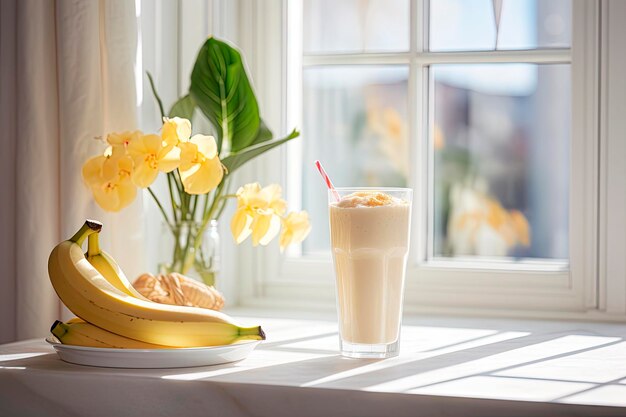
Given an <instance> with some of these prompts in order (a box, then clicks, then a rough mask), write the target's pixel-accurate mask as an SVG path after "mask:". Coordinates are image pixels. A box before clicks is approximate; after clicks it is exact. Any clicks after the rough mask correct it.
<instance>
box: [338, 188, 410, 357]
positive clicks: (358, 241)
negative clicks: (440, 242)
mask: <svg viewBox="0 0 626 417" xmlns="http://www.w3.org/2000/svg"><path fill="white" fill-rule="evenodd" d="M336 190H337V193H335V192H333V191H332V190H329V192H328V203H329V210H330V240H331V250H332V253H333V260H334V263H335V275H336V282H337V286H336V288H337V310H338V315H339V336H340V338H339V339H340V345H341V354H342V355H343V356H349V357H353V358H387V357H392V356H397V355H398V352H399V345H400V323H401V319H402V298H403V293H404V277H405V273H406V261H407V255H408V251H409V234H410V226H411V201H412V197H413V192H412V190H410V189H407V188H337V189H336ZM337 198H339V201H337Z"/></svg>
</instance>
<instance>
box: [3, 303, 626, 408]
mask: <svg viewBox="0 0 626 417" xmlns="http://www.w3.org/2000/svg"><path fill="white" fill-rule="evenodd" d="M231 313H235V314H236V315H237V316H240V317H242V320H243V321H244V323H245V322H259V321H260V322H261V323H262V324H263V327H264V328H265V330H266V333H267V335H268V339H267V341H266V342H265V343H263V344H261V345H260V346H259V347H258V348H257V349H256V350H255V351H254V352H253V353H252V354H251V355H250V357H248V358H247V359H245V360H243V361H241V362H238V363H234V364H225V365H219V366H212V367H202V368H185V369H160V370H159V369H156V370H134V369H107V368H92V367H83V366H78V365H71V364H66V363H64V362H61V361H60V360H59V359H58V357H57V356H56V355H55V354H54V353H52V352H53V351H52V349H51V348H50V347H49V346H47V345H46V344H45V343H44V342H43V341H36V340H33V341H27V342H20V343H16V344H11V345H4V346H0V386H2V387H3V390H0V398H2V401H0V403H2V404H8V408H9V409H12V407H17V406H18V405H19V404H29V406H28V409H29V410H33V412H32V413H30V414H29V413H26V414H27V415H36V413H35V410H36V409H37V404H41V406H42V407H44V406H46V407H48V406H49V405H50V402H51V401H52V399H54V398H63V397H65V398H72V400H71V401H67V402H57V401H54V405H55V407H56V408H54V409H52V410H53V411H54V410H57V411H58V414H63V412H68V411H69V410H71V411H73V412H74V413H75V414H77V415H89V414H90V413H89V410H92V408H89V407H94V408H93V410H96V409H97V412H96V411H92V413H91V414H102V415H105V414H112V413H113V412H114V411H115V410H118V411H119V409H121V407H122V406H123V407H124V409H128V406H129V405H131V404H135V405H134V406H133V407H134V408H136V409H137V410H138V412H139V411H140V412H141V414H142V415H149V414H150V413H151V412H152V413H154V414H155V415H156V414H159V413H163V412H164V411H168V412H167V413H166V414H170V415H173V414H176V415H185V416H191V415H199V414H203V413H204V414H205V415H207V413H208V415H210V412H209V411H212V410H215V415H233V416H239V415H241V416H244V415H255V416H266V415H267V416H283V415H284V416H296V415H298V416H308V415H311V416H313V415H327V416H331V415H332V416H344V415H359V416H368V415H389V416H391V415H393V416H403V415H415V413H416V412H418V410H419V412H420V414H421V415H446V416H456V415H459V416H470V415H481V416H489V415H494V416H495V415H507V416H516V415H520V416H522V415H523V416H528V415H546V416H553V415H570V414H574V413H580V414H581V415H624V413H626V342H625V341H624V339H625V338H626V326H624V325H618V324H609V323H579V322H557V321H530V320H523V321H522V320H505V319H479V318H453V317H425V316H424V317H411V318H407V319H406V320H405V326H404V327H403V337H402V348H401V354H400V356H399V357H397V358H392V359H387V360H355V359H346V358H342V357H340V356H338V355H337V335H336V324H335V322H334V321H333V320H334V316H333V315H317V316H312V315H310V316H308V317H306V316H301V317H297V318H294V314H287V313H285V312H283V313H280V312H275V313H271V312H268V311H261V312H259V311H256V312H255V311H252V310H246V309H239V310H234V311H231ZM303 314H304V313H303ZM249 317H260V319H258V318H257V319H249ZM20 353H23V354H29V353H33V354H36V353H41V355H40V356H32V357H24V356H21V357H19V356H13V357H12V358H11V359H12V360H7V359H6V358H7V357H8V356H6V355H15V354H20ZM3 356H4V358H5V359H4V361H3ZM111 378H113V379H111ZM182 381H185V382H184V383H183V382H182ZM16 382H19V383H16ZM5 387H6V388H5ZM99 387H100V388H101V389H98V388H99ZM112 389H113V390H115V391H114V392H118V391H119V393H120V395H121V397H119V396H118V397H117V398H116V401H111V399H112V397H111V395H113V394H111V392H112V391H111V390H112ZM77 390H78V392H77ZM53 393H54V394H53ZM133 399H135V401H134V402H133ZM46 404H48V405H46ZM138 404H140V406H139V405H138ZM96 406H97V408H96ZM598 406H601V407H598ZM137 407H140V408H137ZM615 407H619V408H615ZM42 409H43V408H42ZM16 410H19V409H18V408H16ZM46 410H48V411H47V412H48V414H47V415H51V414H50V409H49V408H46ZM109 411H110V412H109ZM14 415H22V414H14Z"/></svg>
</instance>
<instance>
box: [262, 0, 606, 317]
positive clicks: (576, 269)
mask: <svg viewBox="0 0 626 417" xmlns="http://www.w3.org/2000/svg"><path fill="white" fill-rule="evenodd" d="M327 3H328V4H327ZM284 7H285V9H286V13H284V14H283V16H284V19H285V20H286V27H287V29H286V31H285V37H286V41H285V43H284V44H285V47H286V49H287V60H286V64H287V65H286V68H287V70H286V71H287V74H286V75H287V79H288V85H287V88H286V91H287V94H286V97H285V99H286V101H287V103H286V105H284V107H283V108H284V109H285V112H286V118H287V119H286V120H287V123H286V125H290V126H291V125H299V126H302V132H303V140H302V141H301V142H300V143H298V144H293V145H292V146H291V147H290V150H289V151H288V152H287V153H286V155H284V159H283V161H284V163H285V165H287V166H289V168H288V170H286V173H285V176H284V178H285V181H286V182H288V184H289V187H288V189H289V194H288V197H289V199H290V204H292V205H296V204H301V205H302V208H303V209H306V210H308V211H309V212H310V214H311V217H312V219H313V221H314V222H315V227H314V229H313V232H312V234H311V235H310V237H309V238H308V239H307V241H305V243H304V244H303V245H302V248H301V250H299V251H298V250H295V251H292V252H291V253H290V254H288V256H287V257H283V258H280V259H276V260H272V259H271V257H270V258H267V257H266V258H264V259H261V260H259V265H263V266H262V267H261V268H260V269H259V270H260V271H264V272H263V273H262V274H265V276H264V277H260V278H258V279H257V281H256V282H257V283H259V282H260V284H259V285H260V288H262V290H260V291H261V292H262V293H263V294H264V296H269V297H270V298H271V296H272V294H274V293H275V294H277V295H278V294H289V293H290V292H291V291H294V293H296V292H297V291H299V290H298V289H300V291H301V290H302V288H306V291H307V294H309V295H311V294H312V295H313V297H317V298H314V299H315V300H317V301H320V302H321V301H324V300H325V301H328V302H329V303H332V285H333V274H332V265H331V260H330V253H329V250H328V247H329V240H328V226H327V213H326V211H327V207H326V200H325V198H324V188H323V184H322V183H321V181H320V179H319V177H318V174H317V173H316V172H315V171H314V170H313V169H311V167H310V166H311V162H312V161H313V160H315V159H320V160H322V161H323V162H324V163H325V165H326V167H327V170H328V171H329V173H330V174H331V176H332V177H333V180H334V182H335V183H336V185H342V186H410V187H412V188H413V189H414V191H415V196H414V206H415V207H414V212H413V231H412V243H411V245H412V256H411V258H410V260H409V268H408V271H407V280H408V281H407V292H406V301H407V302H406V306H407V308H408V309H409V310H411V309H412V308H413V309H420V308H422V307H480V308H507V309H508V308H514V309H519V310H524V309H527V308H532V309H541V310H559V311H571V310H575V311H583V310H585V309H586V308H589V307H593V306H595V305H596V303H597V301H596V298H595V297H596V295H595V285H596V275H595V273H593V272H591V271H593V268H594V266H593V265H594V262H595V258H593V256H592V255H591V254H590V253H585V249H586V248H585V246H587V247H588V246H589V244H590V243H589V242H590V241H589V240H586V241H585V242H586V243H583V242H582V241H581V240H580V237H581V236H587V237H588V238H591V240H592V242H591V245H595V243H593V231H592V230H591V228H592V227H593V226H590V225H593V224H595V222H596V219H595V218H594V217H593V213H594V212H593V210H590V208H591V207H593V205H594V204H597V200H596V198H597V197H596V196H594V195H593V194H588V193H587V196H588V197H590V201H586V200H585V198H584V197H583V194H584V193H586V192H587V191H586V190H585V189H584V185H585V184H584V182H585V181H586V180H588V179H589V175H591V181H593V178H595V177H594V174H593V173H590V172H589V171H585V169H584V167H585V166H588V165H586V164H587V162H585V157H589V158H591V157H593V155H589V154H585V152H586V151H585V146H587V149H588V147H589V146H590V145H589V139H587V138H584V135H585V133H586V132H585V129H588V125H590V124H591V125H592V124H593V123H594V122H593V120H595V119H594V118H595V117H597V116H596V114H597V108H592V107H591V103H590V102H586V101H585V99H584V97H583V96H582V92H583V91H584V88H587V86H588V85H589V84H593V83H594V81H593V80H592V79H591V78H590V77H589V74H587V77H586V78H585V76H584V75H581V74H585V71H588V69H587V70H586V68H588V66H593V65H595V64H594V63H593V61H592V58H591V57H590V54H591V52H590V51H589V50H588V49H586V48H585V47H584V46H585V43H584V39H585V36H587V35H589V36H591V37H593V36H595V35H592V33H593V31H595V30H597V27H596V26H595V19H596V18H597V13H596V11H595V9H594V8H593V7H589V6H588V5H587V6H584V5H582V4H579V3H576V2H572V1H567V0H565V1H554V2H552V1H551V2H543V1H531V0H529V1H511V0H504V1H491V0H484V1H479V0H476V1H469V2H468V1H454V0H434V1H431V2H428V1H416V0H414V1H394V2H382V1H381V2H379V1H369V2H358V1H342V2H324V1H309V0H303V1H300V2H287V3H286V4H284ZM583 9H585V10H583ZM590 12H591V13H590ZM594 16H596V17H594ZM577 22H578V25H577ZM581 106H582V107H584V108H585V109H586V111H588V113H585V112H581V110H580V109H581V108H582V107H581ZM575 114H580V115H583V114H585V116H584V117H580V118H574V117H573V115H575ZM587 132H588V131H587ZM592 139H593V140H592V141H591V142H592V143H594V142H595V145H593V146H597V135H596V136H595V137H593V138H592ZM581 168H583V169H582V170H581ZM590 232H591V234H590ZM265 271H268V272H265ZM588 272H591V273H588ZM267 276H271V277H272V278H267ZM274 291H275V292H274ZM461 294H462V295H461ZM281 296H282V295H281ZM327 297H328V298H327Z"/></svg>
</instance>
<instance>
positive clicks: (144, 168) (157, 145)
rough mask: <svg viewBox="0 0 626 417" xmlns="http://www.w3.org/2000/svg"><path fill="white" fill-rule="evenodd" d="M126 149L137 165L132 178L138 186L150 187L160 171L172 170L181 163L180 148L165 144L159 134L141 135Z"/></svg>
mask: <svg viewBox="0 0 626 417" xmlns="http://www.w3.org/2000/svg"><path fill="white" fill-rule="evenodd" d="M126 149H127V152H128V155H129V156H130V157H131V158H132V159H133V162H134V165H135V168H134V170H133V173H132V180H133V182H134V183H135V185H137V186H138V187H142V188H146V187H149V186H150V184H152V183H153V182H154V180H155V179H156V177H157V175H158V174H159V171H161V172H170V171H173V170H175V169H176V168H177V167H178V165H179V164H180V149H179V148H178V147H176V146H172V145H167V144H165V143H164V142H163V140H162V139H161V138H160V137H159V136H157V135H144V136H141V137H139V138H138V139H137V140H134V141H132V142H130V143H129V144H128V147H127V148H126Z"/></svg>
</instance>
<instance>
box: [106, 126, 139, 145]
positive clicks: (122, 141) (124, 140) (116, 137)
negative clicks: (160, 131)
mask: <svg viewBox="0 0 626 417" xmlns="http://www.w3.org/2000/svg"><path fill="white" fill-rule="evenodd" d="M141 135H142V133H141V131H140V130H134V131H132V132H122V133H109V134H108V135H107V142H108V143H109V145H111V146H123V147H124V148H125V147H127V146H128V145H129V144H130V143H131V142H134V141H136V140H138V139H139V138H140V137H141Z"/></svg>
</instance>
